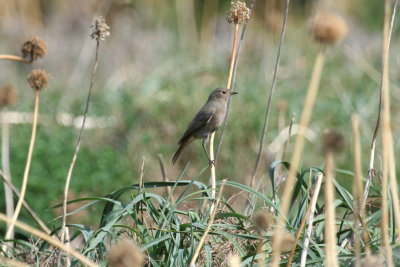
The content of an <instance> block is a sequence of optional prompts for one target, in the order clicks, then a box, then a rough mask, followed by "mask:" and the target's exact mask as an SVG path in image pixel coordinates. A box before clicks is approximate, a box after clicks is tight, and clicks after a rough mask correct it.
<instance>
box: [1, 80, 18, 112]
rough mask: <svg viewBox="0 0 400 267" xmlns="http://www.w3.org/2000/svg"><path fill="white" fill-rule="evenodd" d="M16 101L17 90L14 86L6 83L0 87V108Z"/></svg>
mask: <svg viewBox="0 0 400 267" xmlns="http://www.w3.org/2000/svg"><path fill="white" fill-rule="evenodd" d="M16 101H17V92H16V91H15V90H14V87H13V86H11V85H9V84H7V85H4V86H2V87H1V88H0V109H1V108H4V107H5V106H9V105H13V104H14V103H15V102H16Z"/></svg>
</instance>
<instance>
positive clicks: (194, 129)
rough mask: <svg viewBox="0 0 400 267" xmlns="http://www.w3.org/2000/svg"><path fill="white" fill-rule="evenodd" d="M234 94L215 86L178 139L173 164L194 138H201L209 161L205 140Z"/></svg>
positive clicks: (215, 128) (219, 121)
mask: <svg viewBox="0 0 400 267" xmlns="http://www.w3.org/2000/svg"><path fill="white" fill-rule="evenodd" d="M234 94H237V93H236V92H232V91H230V90H228V89H226V88H217V89H215V90H214V91H213V92H212V93H211V94H210V96H209V97H208V100H207V102H206V103H205V104H204V106H203V107H202V108H201V109H200V111H199V112H197V114H196V116H195V117H194V118H193V120H192V121H191V122H190V124H189V126H188V127H187V129H186V131H185V133H184V134H183V136H182V138H181V139H180V140H179V148H178V150H177V151H176V153H175V155H174V157H173V158H172V163H173V164H175V162H176V161H177V159H178V157H179V155H180V154H181V152H182V150H183V149H184V148H185V147H186V146H187V145H188V144H190V143H191V142H192V141H193V140H194V139H203V148H204V151H205V152H206V154H207V157H208V160H209V161H210V163H211V160H210V156H209V155H208V152H207V149H206V141H207V140H208V138H209V136H210V134H211V133H212V132H215V131H216V130H218V127H219V126H220V125H221V124H222V122H223V120H224V117H225V113H226V106H227V103H228V99H229V97H230V96H231V95H234Z"/></svg>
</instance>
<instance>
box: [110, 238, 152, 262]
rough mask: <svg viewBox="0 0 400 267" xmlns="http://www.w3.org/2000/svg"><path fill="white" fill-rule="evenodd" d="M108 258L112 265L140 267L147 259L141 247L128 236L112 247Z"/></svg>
mask: <svg viewBox="0 0 400 267" xmlns="http://www.w3.org/2000/svg"><path fill="white" fill-rule="evenodd" d="M107 258H108V262H109V264H110V266H112V267H139V266H142V265H143V263H144V260H145V256H144V255H143V253H142V252H141V251H140V249H139V247H138V246H137V245H136V244H135V243H134V242H133V241H131V240H128V239H126V238H125V239H122V240H120V241H118V242H117V243H116V244H115V245H114V246H113V247H112V248H111V250H110V252H109V253H108V256H107Z"/></svg>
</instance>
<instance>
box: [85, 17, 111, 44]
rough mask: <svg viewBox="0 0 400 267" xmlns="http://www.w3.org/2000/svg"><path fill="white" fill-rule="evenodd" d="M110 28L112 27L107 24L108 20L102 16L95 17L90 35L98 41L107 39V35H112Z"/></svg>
mask: <svg viewBox="0 0 400 267" xmlns="http://www.w3.org/2000/svg"><path fill="white" fill-rule="evenodd" d="M109 29H110V27H109V26H108V25H107V24H106V20H105V19H104V18H103V17H102V16H100V17H97V18H94V20H93V22H92V24H91V25H90V32H89V36H90V37H92V39H93V40H96V41H99V40H101V41H105V40H106V37H108V36H110V32H109V31H108V30H109Z"/></svg>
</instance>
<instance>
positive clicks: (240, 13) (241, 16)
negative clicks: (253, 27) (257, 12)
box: [226, 1, 250, 24]
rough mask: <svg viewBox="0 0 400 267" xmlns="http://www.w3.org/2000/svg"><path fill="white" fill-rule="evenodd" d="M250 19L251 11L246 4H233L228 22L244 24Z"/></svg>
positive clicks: (238, 2) (227, 18)
mask: <svg viewBox="0 0 400 267" xmlns="http://www.w3.org/2000/svg"><path fill="white" fill-rule="evenodd" d="M249 18H250V11H249V9H248V8H247V7H246V3H245V2H240V1H237V2H231V8H230V9H229V11H228V15H227V16H226V20H227V21H228V22H229V23H235V24H243V23H245V22H246V20H248V19H249Z"/></svg>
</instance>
